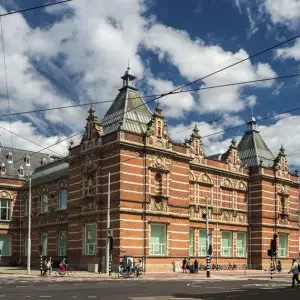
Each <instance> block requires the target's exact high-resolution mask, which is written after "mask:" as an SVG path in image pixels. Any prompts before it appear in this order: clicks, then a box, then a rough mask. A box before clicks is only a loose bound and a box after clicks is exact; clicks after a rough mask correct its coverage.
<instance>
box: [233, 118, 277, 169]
mask: <svg viewBox="0 0 300 300" xmlns="http://www.w3.org/2000/svg"><path fill="white" fill-rule="evenodd" d="M247 124H248V130H247V131H246V132H245V134H244V136H243V137H242V139H241V141H240V142H239V144H238V147H237V148H238V151H239V153H240V158H241V160H242V162H243V165H244V166H245V167H253V166H260V165H261V166H263V167H265V168H272V167H273V164H274V155H273V153H272V152H271V150H270V149H269V148H268V146H267V145H266V143H265V142H264V140H263V138H262V137H261V135H260V134H259V131H258V130H256V120H255V118H254V117H253V116H251V118H250V120H249V121H248V122H247Z"/></svg>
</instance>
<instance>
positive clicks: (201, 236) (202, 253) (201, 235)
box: [199, 230, 206, 256]
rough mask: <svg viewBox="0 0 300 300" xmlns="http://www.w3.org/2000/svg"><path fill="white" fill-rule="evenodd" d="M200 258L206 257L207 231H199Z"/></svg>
mask: <svg viewBox="0 0 300 300" xmlns="http://www.w3.org/2000/svg"><path fill="white" fill-rule="evenodd" d="M199 256H206V231H205V230H200V231H199Z"/></svg>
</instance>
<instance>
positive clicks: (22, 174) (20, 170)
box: [18, 166, 24, 176]
mask: <svg viewBox="0 0 300 300" xmlns="http://www.w3.org/2000/svg"><path fill="white" fill-rule="evenodd" d="M18 173H19V176H24V168H23V167H22V166H20V167H19V169H18Z"/></svg>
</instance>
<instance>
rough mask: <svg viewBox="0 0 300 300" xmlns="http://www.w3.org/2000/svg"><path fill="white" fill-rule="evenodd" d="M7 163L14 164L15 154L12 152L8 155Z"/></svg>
mask: <svg viewBox="0 0 300 300" xmlns="http://www.w3.org/2000/svg"><path fill="white" fill-rule="evenodd" d="M6 158H7V162H9V163H12V162H13V154H12V152H8V153H7V155H6Z"/></svg>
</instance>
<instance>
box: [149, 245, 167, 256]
mask: <svg viewBox="0 0 300 300" xmlns="http://www.w3.org/2000/svg"><path fill="white" fill-rule="evenodd" d="M150 254H151V255H166V244H165V243H152V244H151V249H150Z"/></svg>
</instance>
